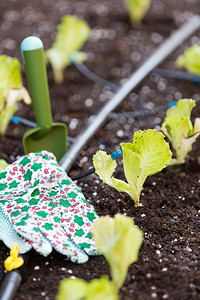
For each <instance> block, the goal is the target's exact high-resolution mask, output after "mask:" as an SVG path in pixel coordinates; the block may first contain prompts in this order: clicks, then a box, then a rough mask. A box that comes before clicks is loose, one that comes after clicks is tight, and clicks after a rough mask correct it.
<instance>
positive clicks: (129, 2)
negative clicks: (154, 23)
mask: <svg viewBox="0 0 200 300" xmlns="http://www.w3.org/2000/svg"><path fill="white" fill-rule="evenodd" d="M125 3H126V6H127V9H128V12H129V15H130V18H131V21H132V22H133V23H140V22H141V21H142V19H143V17H144V15H145V14H146V12H147V10H148V8H149V6H150V4H151V0H125Z"/></svg>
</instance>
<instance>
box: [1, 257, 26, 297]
mask: <svg viewBox="0 0 200 300" xmlns="http://www.w3.org/2000/svg"><path fill="white" fill-rule="evenodd" d="M20 257H22V258H23V260H24V264H23V265H22V266H21V267H20V268H18V269H14V270H12V271H10V272H8V273H7V274H6V276H5V278H4V281H3V283H2V286H1V289H0V300H13V299H14V297H15V295H16V292H17V290H18V288H19V286H20V284H21V282H22V281H25V280H26V277H27V262H28V259H29V254H27V253H26V254H23V255H20Z"/></svg>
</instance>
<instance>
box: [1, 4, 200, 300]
mask: <svg viewBox="0 0 200 300" xmlns="http://www.w3.org/2000/svg"><path fill="white" fill-rule="evenodd" d="M198 12H200V3H199V1H197V0H177V1H174V0H164V1H163V0H152V4H151V7H150V9H149V10H148V12H147V14H146V16H145V18H144V20H143V22H142V23H141V24H139V25H131V22H130V19H129V16H128V13H127V10H126V7H125V5H124V2H123V1H122V0H101V1H96V0H95V1H94V0H87V1H77V0H75V1H74V0H73V1H72V0H68V1H64V0H59V1H56V0H42V1H39V0H34V1H32V0H26V1H22V0H6V1H5V0H1V2H0V36H1V41H0V54H6V55H9V56H12V57H17V58H18V59H19V60H20V62H21V64H22V59H21V54H20V44H21V42H22V40H23V39H24V38H25V37H27V36H29V35H36V36H38V37H40V38H41V39H42V41H43V43H44V47H45V50H46V49H48V48H50V47H51V45H52V42H53V40H54V38H55V35H56V26H57V25H58V24H59V23H60V20H61V17H62V16H64V15H67V14H74V15H76V16H78V17H80V18H82V19H84V20H86V21H87V22H88V24H89V26H90V27H91V29H92V33H91V36H90V38H89V40H88V41H87V42H86V43H85V45H84V46H83V48H82V50H83V51H85V52H86V53H87V55H88V56H87V60H86V61H85V65H86V66H87V67H88V68H89V69H90V70H92V71H93V72H94V73H96V74H98V75H99V76H102V77H103V78H104V79H107V80H109V81H111V82H113V83H115V84H118V85H123V83H124V82H125V81H126V79H127V78H128V77H130V76H131V75H132V74H133V72H134V71H135V70H137V68H138V67H139V66H140V65H141V64H142V63H143V62H144V61H145V60H146V59H147V58H148V56H149V55H151V54H152V53H153V51H154V50H155V49H156V48H157V47H158V46H159V45H160V44H161V43H162V42H163V41H164V40H165V39H166V38H167V37H168V36H169V35H170V34H171V33H173V32H174V30H176V29H177V28H179V27H180V26H181V25H183V24H184V23H185V22H186V21H187V20H189V18H190V17H191V16H193V15H195V14H197V13H198ZM199 33H200V31H196V32H195V33H194V34H193V35H192V36H191V37H190V38H188V39H187V40H186V41H185V42H184V43H183V44H182V45H180V47H179V48H178V49H177V50H176V51H174V52H173V53H172V54H171V55H170V56H169V57H168V58H167V59H165V61H164V62H163V63H162V64H161V65H160V67H162V68H166V69H171V70H176V65H175V61H176V59H177V57H178V55H180V54H182V52H183V51H184V50H185V49H186V47H188V46H190V45H191V44H193V43H197V42H198V41H199ZM47 72H48V80H49V89H50V96H51V105H52V114H53V119H54V121H55V122H58V121H61V122H64V123H66V124H67V126H68V131H69V136H70V137H74V138H75V137H77V136H78V135H79V134H80V133H81V132H82V131H83V130H84V128H85V127H86V126H87V124H88V122H90V121H91V117H92V116H94V115H95V114H97V113H98V112H99V110H100V109H101V107H103V105H104V104H105V103H106V102H107V101H108V100H109V99H110V98H112V96H113V95H114V92H113V91H110V90H109V88H108V87H102V86H100V85H99V84H98V83H94V82H91V81H90V80H89V79H87V78H85V77H84V76H83V75H82V74H81V73H80V72H79V71H78V70H77V69H76V67H75V66H74V65H71V66H69V67H68V68H67V69H66V72H65V79H64V82H63V83H62V84H59V85H57V84H55V83H54V79H53V73H52V69H51V67H50V66H48V68H47ZM22 73H23V82H24V85H25V86H26V87H27V84H26V79H25V74H24V69H23V67H22ZM180 98H193V99H195V100H196V101H197V102H196V107H195V108H194V109H193V111H192V121H194V118H195V117H198V116H199V115H200V106H199V100H200V87H199V85H198V84H196V83H193V82H189V81H185V80H179V79H172V78H164V77H162V76H160V75H158V74H155V73H151V74H150V75H149V76H147V77H146V78H145V80H143V81H142V83H140V84H139V85H138V86H137V88H135V89H134V90H133V91H132V92H131V93H130V94H129V95H128V96H127V98H126V99H125V100H124V102H123V103H122V105H121V106H120V107H119V108H118V109H117V110H116V111H115V113H118V115H117V117H116V115H115V117H116V118H114V119H113V118H109V119H108V122H107V123H106V124H105V125H104V127H103V128H101V129H100V130H99V131H98V133H96V135H95V137H93V139H92V140H91V141H90V142H89V143H88V144H87V145H86V146H85V148H84V149H83V150H82V151H81V153H80V154H79V156H78V158H77V160H76V162H75V163H74V164H73V167H72V168H71V170H70V172H69V173H68V174H69V176H74V175H77V174H79V173H81V172H82V171H85V170H87V169H88V168H89V167H91V166H92V156H93V155H94V154H95V153H96V151H97V150H99V149H102V150H106V151H107V153H110V154H111V153H112V152H113V151H115V150H117V149H120V143H121V142H131V140H132V137H133V133H134V132H135V131H137V130H138V129H142V130H143V129H148V128H156V129H157V130H160V127H161V124H162V122H163V120H164V117H165V109H163V110H160V107H163V106H167V104H168V103H169V102H171V101H174V100H178V99H180ZM145 109H151V111H154V112H155V114H154V115H151V116H148V115H147V114H146V113H145V112H144V111H145ZM135 111H139V112H142V111H143V112H144V113H143V115H142V116H140V117H137V118H134V117H133V116H129V117H127V116H125V115H124V116H121V115H119V113H122V112H132V113H134V112H135ZM156 111H157V112H156ZM16 115H19V116H21V117H24V118H27V119H29V120H31V121H34V120H35V119H34V113H33V109H32V106H31V105H30V106H28V105H26V104H24V103H22V102H20V103H19V107H18V111H17V112H16ZM28 129H29V127H28V126H26V125H23V124H18V125H14V124H13V123H10V124H9V127H8V130H7V133H6V135H5V136H4V137H1V138H0V158H4V159H5V160H6V161H7V162H9V163H12V162H13V161H15V160H16V159H17V157H19V156H21V155H23V154H24V152H23V146H22V136H23V134H24V132H26V131H27V130H28ZM199 145H200V144H199V140H197V142H196V143H195V144H194V145H193V148H192V151H191V152H190V153H189V154H188V157H187V159H186V162H185V164H183V165H179V166H173V167H168V168H166V169H164V170H163V171H162V172H160V173H158V174H155V175H153V176H151V177H148V178H147V180H146V181H145V184H144V188H143V190H142V194H141V203H142V204H143V206H142V207H138V208H136V207H134V203H133V200H131V199H130V198H129V196H127V195H125V194H122V193H119V192H117V191H116V190H114V189H113V188H110V187H109V186H107V185H105V184H104V183H102V182H101V181H100V180H99V178H98V176H97V175H96V174H94V173H93V174H91V175H89V176H87V177H84V178H82V179H79V180H77V181H76V183H77V185H78V186H79V187H80V188H81V189H82V191H83V193H84V195H85V197H86V199H87V200H88V201H89V202H90V203H91V204H92V205H93V206H94V207H95V209H96V211H97V212H98V214H99V215H100V216H103V215H110V216H114V215H115V214H116V213H122V214H124V215H126V216H130V217H131V218H133V219H134V221H135V224H136V225H137V226H139V228H141V229H142V231H143V233H144V240H143V244H142V247H141V249H140V252H139V258H138V261H137V262H135V263H134V264H133V265H131V266H130V268H129V271H128V274H127V278H126V280H125V282H124V285H123V286H122V288H121V290H120V293H119V294H120V297H121V299H123V300H128V299H141V300H145V299H170V300H178V299H182V300H186V299H190V300H194V299H200V263H199V251H200V246H199V228H200V217H199V215H200V202H199V191H200V146H199ZM69 147H70V145H69ZM118 164H119V166H118V168H117V170H116V174H115V176H116V177H117V178H121V179H123V176H124V175H123V166H122V159H121V158H118ZM8 254H9V250H8V248H6V246H5V245H4V244H3V243H2V242H0V270H1V272H0V283H2V282H3V279H4V276H5V271H4V260H5V259H6V257H7V256H8ZM26 269H27V271H26V280H25V281H24V282H23V283H22V284H21V285H20V287H19V289H18V292H17V295H16V297H15V299H16V300H17V299H18V300H19V299H20V300H21V299H26V300H28V299H34V300H35V299H46V300H48V299H55V297H56V294H57V291H58V286H59V282H60V280H62V279H64V278H67V277H72V278H75V277H79V278H83V279H85V280H87V281H90V280H91V279H93V278H98V277H100V276H101V275H102V274H110V273H109V267H108V264H107V262H106V260H105V259H104V257H103V256H98V257H90V259H89V261H88V262H87V263H84V264H81V265H76V264H74V263H72V262H70V261H68V260H67V259H66V257H64V256H63V255H61V254H59V253H57V252H56V251H53V252H52V253H51V254H50V255H49V256H48V257H46V258H45V257H43V256H41V255H39V254H38V253H36V252H34V251H33V250H32V251H31V252H30V255H29V260H28V264H27V268H26Z"/></svg>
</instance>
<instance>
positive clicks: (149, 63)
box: [60, 15, 200, 172]
mask: <svg viewBox="0 0 200 300" xmlns="http://www.w3.org/2000/svg"><path fill="white" fill-rule="evenodd" d="M199 27H200V16H198V15H196V16H193V17H192V18H191V19H190V20H189V21H188V22H187V23H186V24H184V25H183V26H182V27H181V28H180V29H178V30H177V31H175V32H174V33H173V34H172V35H171V36H170V37H169V38H168V39H167V40H166V41H165V42H163V43H162V44H161V45H160V46H159V47H158V49H157V50H156V51H155V52H154V53H153V54H152V55H151V56H150V57H149V58H148V59H147V60H146V61H145V62H144V63H143V65H142V66H141V67H140V68H139V69H138V70H137V71H136V72H135V73H134V74H133V75H132V76H131V77H130V78H129V79H128V80H127V82H126V83H125V84H124V85H123V86H122V87H121V88H120V89H119V90H118V92H117V93H116V94H115V95H114V97H113V98H112V99H111V100H109V101H108V102H107V103H106V104H105V106H104V107H103V108H102V109H101V110H100V112H99V113H98V114H97V115H96V117H95V118H94V119H93V121H92V122H91V123H90V124H89V125H88V127H87V128H86V130H85V131H84V132H83V133H81V134H80V135H79V136H78V138H77V140H76V142H75V143H74V144H73V146H72V147H71V148H70V149H69V150H68V152H66V153H65V154H64V156H63V157H62V159H61V161H60V165H61V167H62V168H63V169H64V170H65V171H66V172H68V171H69V170H70V168H71V166H72V165H73V162H74V161H75V159H76V157H77V155H78V154H79V152H80V151H81V150H82V148H83V147H84V146H85V145H86V143H87V142H88V141H89V140H90V139H91V138H92V136H93V135H94V134H95V133H96V132H97V130H98V129H99V128H100V127H101V126H102V125H103V124H104V123H105V121H106V119H107V116H108V115H109V114H110V113H111V112H112V111H113V110H114V109H116V108H117V106H119V104H120V103H121V102H122V101H123V100H124V99H125V97H126V96H127V95H128V94H129V93H130V92H131V91H132V90H133V89H134V88H135V87H136V86H137V85H138V84H139V83H140V82H141V81H142V80H143V79H144V78H145V77H146V76H147V75H148V74H149V73H150V72H151V71H152V70H153V69H154V68H155V67H157V66H158V65H159V64H160V63H161V62H162V61H163V60H164V59H165V58H166V57H167V56H168V55H169V54H170V53H172V52H173V51H174V50H175V49H176V48H177V47H178V46H179V45H180V44H181V43H182V42H183V41H184V40H185V39H187V38H188V37H189V36H190V35H191V34H192V33H193V32H194V31H196V30H197V29H198V28H199Z"/></svg>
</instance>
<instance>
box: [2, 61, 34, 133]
mask: <svg viewBox="0 0 200 300" xmlns="http://www.w3.org/2000/svg"><path fill="white" fill-rule="evenodd" d="M20 100H24V102H25V103H26V104H30V103H31V99H30V96H29V93H28V91H27V90H26V89H25V88H24V87H23V85H22V79H21V70H20V63H19V61H18V59H16V58H11V57H9V56H6V55H1V56H0V134H1V135H4V134H5V133H6V130H7V127H8V124H9V122H10V119H11V117H12V116H13V115H14V113H15V112H16V110H17V102H18V101H20Z"/></svg>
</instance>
